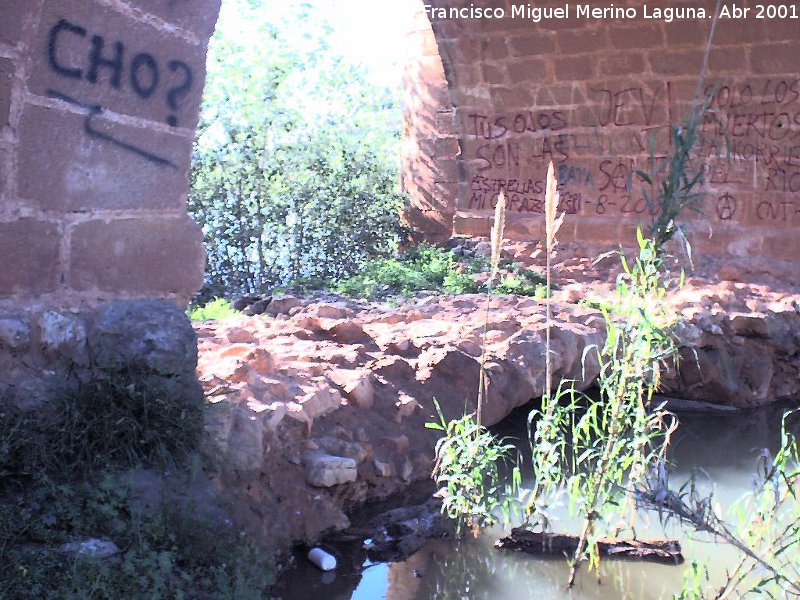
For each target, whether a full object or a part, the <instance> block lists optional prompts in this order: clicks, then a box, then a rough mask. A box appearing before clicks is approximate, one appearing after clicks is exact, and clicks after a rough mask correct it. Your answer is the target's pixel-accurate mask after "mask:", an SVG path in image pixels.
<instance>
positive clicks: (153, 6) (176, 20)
mask: <svg viewBox="0 0 800 600" xmlns="http://www.w3.org/2000/svg"><path fill="white" fill-rule="evenodd" d="M128 4H130V5H131V6H133V7H135V8H138V9H139V10H141V11H143V12H145V13H148V14H151V15H154V16H156V17H158V18H160V19H163V20H164V21H166V22H167V23H171V24H173V25H177V26H178V27H181V28H182V29H186V30H188V31H191V32H193V33H196V34H197V35H199V36H201V37H209V36H210V35H211V34H212V33H214V25H215V24H216V22H217V14H218V13H219V7H220V0H200V1H198V0H171V1H170V2H164V1H163V0H128Z"/></svg>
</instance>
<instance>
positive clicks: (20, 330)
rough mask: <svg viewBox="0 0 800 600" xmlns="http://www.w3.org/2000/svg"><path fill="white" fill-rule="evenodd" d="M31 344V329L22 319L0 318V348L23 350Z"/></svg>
mask: <svg viewBox="0 0 800 600" xmlns="http://www.w3.org/2000/svg"><path fill="white" fill-rule="evenodd" d="M30 342H31V327H30V325H29V324H28V322H27V321H26V320H24V319H15V318H0V346H4V347H6V348H10V349H11V350H17V349H21V350H24V349H26V348H27V347H28V344H30Z"/></svg>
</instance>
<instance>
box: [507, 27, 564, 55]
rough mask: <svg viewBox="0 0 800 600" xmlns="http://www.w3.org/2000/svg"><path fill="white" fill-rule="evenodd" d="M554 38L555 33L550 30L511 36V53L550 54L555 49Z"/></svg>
mask: <svg viewBox="0 0 800 600" xmlns="http://www.w3.org/2000/svg"><path fill="white" fill-rule="evenodd" d="M555 40H556V38H555V34H554V33H552V32H548V33H540V34H537V35H524V36H518V37H513V38H511V54H512V55H513V56H534V55H539V54H552V53H554V52H555V51H556V42H555Z"/></svg>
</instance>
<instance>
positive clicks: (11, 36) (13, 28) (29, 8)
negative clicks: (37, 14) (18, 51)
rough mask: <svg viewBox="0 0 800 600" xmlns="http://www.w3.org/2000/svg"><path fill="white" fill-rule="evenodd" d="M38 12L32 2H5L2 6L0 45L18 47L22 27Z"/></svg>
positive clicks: (10, 0)
mask: <svg viewBox="0 0 800 600" xmlns="http://www.w3.org/2000/svg"><path fill="white" fill-rule="evenodd" d="M35 10H36V3H35V2H32V1H31V0H3V2H2V4H0V44H10V45H12V46H13V45H16V43H17V42H18V41H19V38H20V35H21V34H22V26H23V24H24V23H25V21H26V20H28V19H29V18H30V17H31V15H32V13H33V12H34V11H35Z"/></svg>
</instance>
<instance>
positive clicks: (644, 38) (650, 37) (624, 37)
mask: <svg viewBox="0 0 800 600" xmlns="http://www.w3.org/2000/svg"><path fill="white" fill-rule="evenodd" d="M608 36H609V38H610V40H611V44H612V45H613V46H614V47H615V48H657V47H659V46H663V45H664V32H663V31H662V30H661V27H659V26H658V25H645V24H643V23H637V24H636V26H634V27H611V28H610V29H609V31H608Z"/></svg>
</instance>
